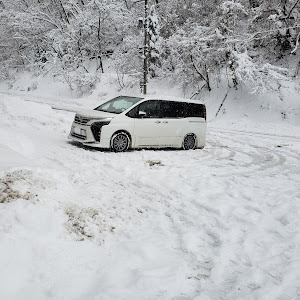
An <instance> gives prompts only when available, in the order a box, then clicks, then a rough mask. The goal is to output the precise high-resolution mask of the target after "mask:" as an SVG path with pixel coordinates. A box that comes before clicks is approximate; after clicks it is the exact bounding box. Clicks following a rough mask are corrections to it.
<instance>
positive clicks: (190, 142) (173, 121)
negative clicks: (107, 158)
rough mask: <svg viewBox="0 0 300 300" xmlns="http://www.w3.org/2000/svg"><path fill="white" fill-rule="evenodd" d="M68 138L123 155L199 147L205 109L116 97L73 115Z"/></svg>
mask: <svg viewBox="0 0 300 300" xmlns="http://www.w3.org/2000/svg"><path fill="white" fill-rule="evenodd" d="M69 138H70V139H72V140H74V141H77V142H80V143H82V144H84V145H87V146H92V147H99V148H106V149H111V150H113V151H115V152H123V151H126V150H127V149H136V148H182V149H185V150H189V149H196V148H203V147H204V146H205V140H206V107H205V105H204V103H203V102H202V101H199V100H190V99H178V98H171V97H154V96H151V97H150V96H147V97H130V96H119V97H116V98H114V99H112V100H109V101H107V102H105V103H104V104H102V105H100V106H98V107H96V108H95V109H94V110H81V111H78V112H77V113H76V115H75V119H74V122H73V124H72V128H71V132H70V134H69Z"/></svg>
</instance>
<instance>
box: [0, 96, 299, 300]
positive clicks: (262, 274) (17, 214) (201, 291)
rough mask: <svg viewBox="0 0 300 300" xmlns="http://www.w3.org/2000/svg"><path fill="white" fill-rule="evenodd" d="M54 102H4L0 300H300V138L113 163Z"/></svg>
mask: <svg viewBox="0 0 300 300" xmlns="http://www.w3.org/2000/svg"><path fill="white" fill-rule="evenodd" d="M25 100H30V101H25ZM38 102H40V103H38ZM53 102H55V101H50V100H49V99H46V98H38V97H35V98H34V99H32V98H31V99H28V97H27V98H26V97H23V96H22V97H12V96H8V95H4V94H2V95H0V202H2V203H0V299H174V300H175V299H176V300H179V299H182V300H183V299H204V300H206V299H280V300H287V299H300V272H299V270H300V232H299V228H300V131H299V127H295V126H292V125H288V124H286V123H284V122H281V123H280V122H279V123H276V124H274V123H266V122H265V123H255V122H251V121H247V122H246V121H245V120H242V119H241V120H238V121H237V120H235V121H232V122H230V121H229V120H228V119H222V117H220V121H216V120H214V121H212V122H209V123H208V138H207V146H206V147H205V148H204V149H203V150H194V151H177V150H167V151H166V150H156V151H155V150H141V151H129V152H126V153H118V154H116V153H111V152H109V151H101V150H95V149H89V148H84V147H82V146H80V145H78V144H76V143H72V142H70V141H68V140H67V135H68V131H69V129H70V125H71V122H72V119H73V118H74V113H71V112H65V111H58V110H53V109H51V106H50V105H49V103H51V104H55V103H53ZM57 103H58V104H60V105H61V106H64V105H65V103H61V102H59V100H57ZM71 104H72V105H73V107H76V106H77V105H79V101H78V100H74V101H73V102H72V103H71ZM81 105H84V103H82V102H81ZM87 107H89V105H87ZM245 119H247V118H245ZM149 160H152V161H154V160H159V161H161V164H159V165H153V166H150V164H149Z"/></svg>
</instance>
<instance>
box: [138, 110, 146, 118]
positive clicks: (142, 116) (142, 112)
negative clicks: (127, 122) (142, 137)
mask: <svg viewBox="0 0 300 300" xmlns="http://www.w3.org/2000/svg"><path fill="white" fill-rule="evenodd" d="M146 115H147V114H146V113H145V112H144V111H139V118H144V117H146Z"/></svg>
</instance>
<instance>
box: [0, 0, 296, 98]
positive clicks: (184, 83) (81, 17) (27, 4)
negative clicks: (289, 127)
mask: <svg viewBox="0 0 300 300" xmlns="http://www.w3.org/2000/svg"><path fill="white" fill-rule="evenodd" d="M145 32H146V35H147V36H146V40H145ZM0 36H1V42H0V80H12V81H13V80H14V76H15V74H16V73H17V72H18V71H22V70H27V71H29V72H31V73H32V74H36V75H40V74H51V75H53V76H54V77H55V78H56V80H61V81H64V82H66V83H67V84H68V85H69V87H70V89H72V90H79V91H81V92H85V91H89V90H91V89H93V87H94V86H95V84H96V83H97V82H98V81H99V79H100V77H101V74H102V73H105V72H107V66H108V65H109V66H110V67H111V68H112V69H113V70H114V72H116V74H117V79H116V84H117V85H118V87H119V88H120V89H122V88H125V87H128V86H134V85H139V84H140V85H142V84H143V70H144V69H145V65H143V61H144V60H145V57H146V58H147V61H148V64H147V66H146V72H147V80H164V79H167V80H168V81H172V82H174V84H178V85H180V86H181V87H182V89H183V90H184V89H186V88H188V89H190V90H192V91H193V92H194V95H195V97H197V96H198V95H201V93H202V92H204V91H205V92H209V91H211V90H212V89H213V87H214V86H216V85H217V84H218V82H220V81H221V80H222V79H225V80H226V81H227V84H228V86H229V87H232V88H238V87H239V86H242V85H245V84H246V85H247V86H250V87H251V89H252V91H253V92H257V93H263V92H266V91H270V90H271V91H272V90H277V89H278V87H279V85H280V82H279V81H280V80H281V79H289V80H293V79H295V78H297V76H298V74H299V69H300V57H299V53H300V52H299V43H300V1H299V0H235V1H222V0H211V1H207V0H148V1H145V0H136V1H134V0H123V1H121V0H48V1H44V0H1V1H0ZM103 62H108V63H106V64H104V63H103Z"/></svg>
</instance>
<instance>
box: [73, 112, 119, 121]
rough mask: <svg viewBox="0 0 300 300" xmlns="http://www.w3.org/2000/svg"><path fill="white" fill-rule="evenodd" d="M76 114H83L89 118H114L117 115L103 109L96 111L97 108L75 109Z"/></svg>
mask: <svg viewBox="0 0 300 300" xmlns="http://www.w3.org/2000/svg"><path fill="white" fill-rule="evenodd" d="M76 114H78V115H80V116H83V117H89V118H96V119H99V118H104V119H105V118H114V117H115V116H117V114H113V113H108V112H105V111H98V110H78V111H76Z"/></svg>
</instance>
